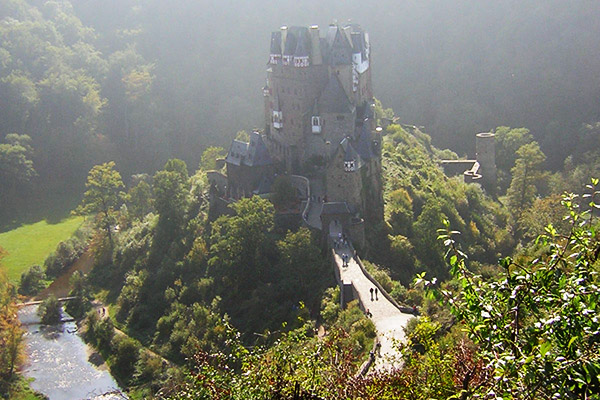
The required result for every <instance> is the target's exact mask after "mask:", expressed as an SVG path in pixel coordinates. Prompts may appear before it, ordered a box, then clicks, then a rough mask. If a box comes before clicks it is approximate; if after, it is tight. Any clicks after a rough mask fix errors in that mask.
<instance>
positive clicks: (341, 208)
mask: <svg viewBox="0 0 600 400" xmlns="http://www.w3.org/2000/svg"><path fill="white" fill-rule="evenodd" d="M335 214H352V212H351V211H350V208H348V203H346V202H345V201H335V202H329V203H324V204H323V208H322V209H321V215H335Z"/></svg>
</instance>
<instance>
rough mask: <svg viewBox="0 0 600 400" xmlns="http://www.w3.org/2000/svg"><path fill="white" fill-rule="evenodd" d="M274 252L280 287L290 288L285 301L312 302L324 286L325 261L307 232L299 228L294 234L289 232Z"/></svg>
mask: <svg viewBox="0 0 600 400" xmlns="http://www.w3.org/2000/svg"><path fill="white" fill-rule="evenodd" d="M277 250H278V251H279V260H280V261H279V263H278V268H277V269H278V271H279V276H280V279H279V280H280V283H286V284H289V285H290V287H289V288H288V289H289V291H288V295H287V297H288V298H290V300H291V301H292V302H294V303H297V302H299V301H305V302H308V301H309V300H314V296H315V295H316V294H320V290H319V286H321V285H322V284H323V283H322V276H321V273H323V272H324V268H323V267H324V261H323V259H322V258H321V255H320V251H319V248H318V247H317V246H316V245H315V243H314V242H313V239H312V237H311V234H310V231H309V230H308V229H307V228H300V229H299V230H298V231H297V232H288V233H287V234H286V235H285V238H283V239H282V240H279V241H278V242H277Z"/></svg>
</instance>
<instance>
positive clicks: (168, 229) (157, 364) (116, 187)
mask: <svg viewBox="0 0 600 400" xmlns="http://www.w3.org/2000/svg"><path fill="white" fill-rule="evenodd" d="M598 16H600V3H596V2H590V1H574V2H570V3H569V5H568V6H566V5H565V4H564V2H561V1H558V0H550V1H546V0H534V1H528V2H519V1H508V0H507V1H504V0H503V1H495V2H493V3H489V2H479V1H473V0H469V1H467V0H455V1H451V2H450V1H442V0H436V1H431V2H418V1H406V2H397V1H393V0H382V1H379V2H377V6H376V7H375V6H373V5H372V4H368V3H366V2H365V1H357V0H350V1H334V2H329V3H325V4H323V2H319V1H316V0H309V1H306V2H302V3H301V5H299V4H298V2H293V1H287V0H285V1H281V2H266V1H264V0H255V1H249V2H239V1H222V2H207V1H187V0H184V1H180V2H165V1H157V0H148V1H139V0H108V1H103V2H98V1H95V0H80V1H67V0H54V1H44V0H0V189H1V190H0V227H1V229H0V232H8V231H10V230H11V229H13V228H15V227H18V226H20V225H22V224H25V223H30V222H37V221H39V220H41V219H46V220H47V221H49V222H53V221H54V222H57V221H59V220H61V219H62V218H64V217H66V216H68V215H70V214H73V215H77V216H78V217H77V218H76V219H73V220H72V221H77V223H78V224H79V223H80V222H79V221H80V219H82V217H84V218H85V221H84V222H83V223H82V224H80V225H78V227H75V226H74V225H73V227H71V230H70V231H69V234H70V232H72V231H73V230H75V233H74V234H73V235H72V236H71V237H70V238H69V239H67V240H63V241H61V242H60V243H59V244H58V246H57V247H56V249H55V250H54V251H53V252H51V253H50V254H48V256H47V258H46V260H45V261H44V262H43V263H40V264H39V265H31V266H30V267H28V268H27V269H24V270H23V273H22V275H21V279H20V281H15V280H12V281H11V280H10V279H9V278H7V277H6V276H5V273H4V269H3V268H4V266H2V269H0V328H1V329H0V345H1V346H0V396H5V397H6V398H9V397H8V396H11V395H12V394H15V393H21V395H22V393H29V391H28V389H26V387H27V385H28V383H27V382H25V381H24V380H23V379H21V378H18V375H17V374H16V369H17V366H18V365H20V364H21V363H22V361H23V356H22V355H23V330H22V328H21V327H20V326H19V323H18V320H17V318H16V317H15V316H16V312H17V308H16V307H17V306H16V303H18V302H23V301H26V300H27V299H31V298H33V296H36V295H37V294H39V293H43V291H44V290H46V289H47V287H48V286H49V285H50V283H51V282H53V281H54V280H56V279H57V278H58V277H60V276H62V275H64V274H65V273H67V271H69V270H70V268H71V267H72V266H73V265H74V263H75V262H76V261H77V260H78V259H80V258H82V257H89V260H90V262H89V270H88V271H85V273H83V272H75V273H73V274H72V276H71V277H70V284H69V292H68V295H69V296H71V297H73V298H74V300H73V301H72V302H70V303H69V304H68V305H67V306H65V310H66V312H68V313H69V315H71V316H73V317H74V318H75V319H76V320H77V321H78V323H79V325H78V329H80V331H79V332H80V334H81V336H82V337H83V338H84V339H85V341H86V342H87V343H88V345H89V346H91V348H93V349H95V351H97V352H98V354H99V357H101V358H102V359H103V360H105V361H106V365H107V367H108V369H109V370H110V372H111V374H112V375H113V376H114V377H115V379H116V380H117V382H118V383H119V385H120V386H121V388H122V389H123V390H124V391H127V393H128V396H130V398H132V399H146V398H160V399H184V398H211V399H212V398H214V399H221V398H233V399H290V400H291V399H294V400H298V399H332V398H344V399H345V398H348V399H355V398H356V399H359V398H360V399H404V398H410V399H431V398H440V399H441V398H456V399H467V398H499V397H501V398H524V399H525V398H528V399H529V398H543V399H550V398H582V399H583V398H585V399H598V398H600V397H599V396H600V382H599V380H598V375H599V374H600V359H599V356H598V354H600V342H599V340H598V338H599V337H600V321H599V320H598V314H599V313H600V302H599V298H598V297H599V293H600V292H599V291H598V285H599V284H600V283H599V278H598V272H599V271H598V268H599V265H600V261H599V254H600V244H599V243H600V242H599V237H598V227H599V224H598V209H599V208H600V197H599V196H600V184H599V182H598V179H597V177H600V122H599V121H600V107H599V105H600V42H599V41H598V38H599V37H600V22H599V19H598ZM348 18H351V19H352V20H353V21H356V22H359V23H360V24H361V26H362V27H364V28H365V30H366V31H368V32H369V35H370V40H371V43H372V44H373V47H372V57H373V64H372V68H373V86H374V92H375V96H376V97H377V101H376V102H375V107H374V117H375V119H376V120H377V121H378V122H379V123H381V124H382V125H383V120H384V119H387V120H388V121H392V122H393V123H391V124H389V126H387V124H386V128H385V129H383V130H381V143H380V147H381V167H382V174H383V177H382V182H383V201H384V204H385V206H384V213H383V219H382V220H381V221H379V223H377V224H374V225H369V226H366V232H365V233H366V235H365V236H366V243H365V245H364V246H362V248H360V249H359V252H360V257H361V258H362V259H363V261H364V265H365V268H366V270H367V271H368V273H369V274H370V275H371V276H372V277H373V278H374V279H375V280H376V281H377V282H378V283H379V284H380V287H381V288H382V289H384V290H385V292H386V295H387V294H388V293H389V296H390V298H391V299H392V300H391V301H394V302H396V303H397V304H398V305H399V306H401V307H403V308H405V309H408V310H413V311H414V314H415V316H417V315H418V318H413V319H411V320H410V321H409V322H408V325H407V326H406V327H405V330H404V334H405V336H404V338H405V340H404V341H403V342H401V343H396V344H395V348H396V350H397V357H398V359H399V360H401V363H400V365H401V366H400V367H398V368H394V369H391V370H388V371H384V370H381V369H378V370H375V371H374V372H372V373H369V374H366V375H363V374H361V373H359V372H358V371H360V370H362V368H363V366H364V365H365V364H366V363H367V364H368V363H369V362H370V361H369V360H371V359H372V358H374V357H375V353H376V349H377V339H376V336H377V333H376V328H375V325H374V323H373V321H372V320H371V319H370V317H369V315H368V314H369V313H368V310H365V309H364V307H363V308H361V306H360V304H359V303H358V302H357V301H353V302H350V303H349V304H347V305H346V307H342V306H341V304H340V303H341V301H340V300H341V296H342V295H343V294H342V293H341V291H340V288H339V286H338V285H337V284H336V278H335V276H334V272H333V271H332V262H331V253H330V250H331V249H330V248H329V247H327V246H323V240H322V237H321V236H320V235H319V234H318V233H316V232H315V231H314V230H309V229H307V228H306V227H301V226H300V224H299V223H296V222H294V221H293V220H292V221H290V220H288V219H286V218H282V217H281V213H278V210H280V209H281V204H284V203H286V202H293V201H295V197H296V193H295V192H294V193H293V187H292V186H291V184H290V183H289V180H287V179H288V177H287V176H282V177H280V178H279V179H278V180H276V181H275V183H274V184H273V187H274V189H273V191H274V193H272V195H271V196H270V198H269V197H268V196H263V197H259V196H253V197H247V198H242V199H240V200H238V201H236V202H233V203H231V204H230V205H229V208H228V211H227V212H226V213H221V215H213V214H212V211H211V208H210V206H211V202H210V193H211V190H214V187H213V185H214V182H210V181H209V178H208V175H207V172H208V171H213V172H214V170H221V171H222V170H224V168H223V164H222V163H221V162H218V161H217V160H218V159H220V158H222V157H223V156H224V154H225V153H226V151H225V149H224V148H225V147H227V146H228V144H229V143H230V142H231V140H232V139H233V138H235V137H236V136H237V137H238V138H239V139H242V140H246V141H247V140H248V134H246V133H245V132H241V131H243V130H246V131H249V130H251V129H252V128H255V127H257V128H262V127H263V125H264V121H263V119H264V114H263V112H264V111H263V104H262V102H263V99H262V96H263V94H262V90H261V88H262V87H263V85H264V79H265V68H266V63H267V61H268V52H269V47H268V43H269V37H270V36H269V34H270V32H271V31H272V30H276V29H278V28H279V26H280V25H283V24H288V25H308V24H315V23H316V24H319V25H321V26H326V25H327V24H328V23H330V22H331V21H332V20H334V19H337V20H338V21H345V20H347V19H348ZM483 131H485V132H492V133H494V134H495V151H496V167H497V182H496V184H495V185H494V187H493V188H487V189H484V188H483V187H482V186H481V185H479V184H477V183H465V181H464V179H463V177H462V176H448V175H446V174H445V173H444V171H443V169H442V168H441V167H440V162H441V160H458V159H463V158H466V157H469V158H473V156H474V153H475V134H476V133H478V132H483ZM319 202H320V200H319ZM57 242H58V239H57ZM5 256H6V251H5V250H3V249H2V247H0V265H2V262H3V261H2V260H3V258H4V259H5ZM371 296H372V293H371ZM40 309H41V310H42V311H41V312H40V313H41V318H42V321H47V320H48V321H49V320H50V319H51V317H54V320H55V319H56V318H60V315H59V314H60V312H59V311H60V307H59V304H58V301H57V300H56V298H54V297H52V296H51V297H49V298H48V299H47V300H46V301H45V302H44V303H42V305H41V306H40ZM31 396H33V397H30V398H36V397H35V396H37V395H36V394H33V393H31Z"/></svg>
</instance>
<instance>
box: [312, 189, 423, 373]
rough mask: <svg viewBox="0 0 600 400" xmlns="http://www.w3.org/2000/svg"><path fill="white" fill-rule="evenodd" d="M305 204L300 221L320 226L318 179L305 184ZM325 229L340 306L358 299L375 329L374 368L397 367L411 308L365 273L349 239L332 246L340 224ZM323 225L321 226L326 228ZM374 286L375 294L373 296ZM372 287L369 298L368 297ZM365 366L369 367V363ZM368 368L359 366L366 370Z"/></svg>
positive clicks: (320, 196) (321, 190) (382, 369)
mask: <svg viewBox="0 0 600 400" xmlns="http://www.w3.org/2000/svg"><path fill="white" fill-rule="evenodd" d="M306 192H307V193H308V196H307V203H306V206H305V209H304V212H303V214H302V217H303V221H304V224H305V225H307V226H309V227H310V228H312V229H315V230H321V231H322V229H323V227H322V224H321V219H320V215H321V210H322V208H323V204H322V202H320V201H319V199H322V198H323V196H324V194H325V193H324V189H323V185H322V184H321V182H320V181H314V180H310V183H309V184H308V189H307V190H306ZM330 228H331V229H332V230H331V231H330V232H328V235H327V237H328V241H327V242H328V246H329V247H330V250H331V255H332V259H333V267H334V272H335V277H336V280H337V283H338V285H339V287H340V301H341V303H342V305H345V304H347V303H348V302H350V301H352V300H358V303H359V306H360V308H361V309H362V310H363V311H364V312H365V313H367V315H369V316H370V318H371V321H373V324H374V325H375V330H376V332H377V339H376V341H377V343H378V344H379V350H378V351H377V352H376V353H377V357H376V358H375V360H374V365H373V367H374V369H375V370H379V371H385V370H390V369H391V368H395V367H399V366H400V365H401V360H400V357H399V354H398V351H397V347H396V346H395V343H399V342H401V341H402V340H404V327H405V326H406V325H407V323H408V321H409V320H410V319H411V318H413V317H414V313H413V309H412V308H409V307H402V306H400V305H399V304H398V303H397V302H396V301H395V300H394V299H393V298H392V297H391V296H390V295H389V294H388V293H387V292H386V291H385V289H384V288H383V287H382V286H381V285H380V284H379V283H378V282H377V281H376V280H375V279H374V278H373V277H372V276H371V274H369V272H368V271H367V270H366V269H365V267H364V265H363V263H362V261H361V260H360V258H359V257H358V256H357V255H356V254H355V251H354V247H353V246H352V243H351V242H350V240H348V241H347V244H346V245H344V246H339V247H337V248H335V246H333V243H334V240H336V239H337V236H338V231H340V230H341V227H339V228H337V230H336V228H335V227H330ZM330 228H325V229H330ZM342 256H345V257H347V259H348V263H347V266H344V262H343V260H342ZM375 288H377V297H375V293H374V292H375ZM371 290H373V298H371ZM368 366H371V365H370V363H369V365H368ZM366 369H368V368H361V371H366Z"/></svg>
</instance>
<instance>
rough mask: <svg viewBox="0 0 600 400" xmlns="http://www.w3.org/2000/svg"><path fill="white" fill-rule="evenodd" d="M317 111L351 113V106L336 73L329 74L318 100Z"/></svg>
mask: <svg viewBox="0 0 600 400" xmlns="http://www.w3.org/2000/svg"><path fill="white" fill-rule="evenodd" d="M318 106H319V111H320V112H322V113H336V114H344V113H352V111H353V106H352V103H351V102H350V100H349V99H348V96H346V92H345V91H344V88H343V87H342V84H341V83H340V80H339V79H338V77H337V75H331V77H330V78H329V82H328V83H327V86H325V89H323V91H322V92H321V96H319V100H318Z"/></svg>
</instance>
